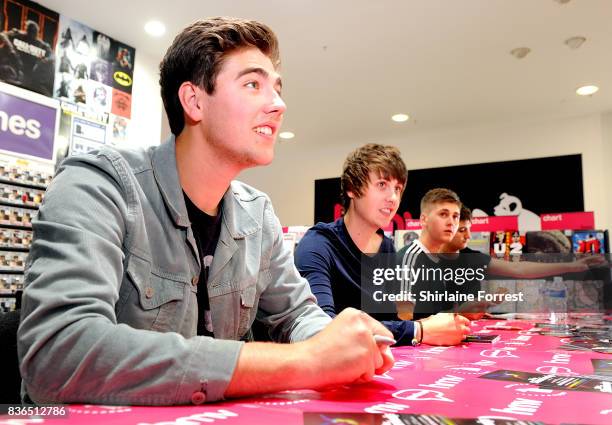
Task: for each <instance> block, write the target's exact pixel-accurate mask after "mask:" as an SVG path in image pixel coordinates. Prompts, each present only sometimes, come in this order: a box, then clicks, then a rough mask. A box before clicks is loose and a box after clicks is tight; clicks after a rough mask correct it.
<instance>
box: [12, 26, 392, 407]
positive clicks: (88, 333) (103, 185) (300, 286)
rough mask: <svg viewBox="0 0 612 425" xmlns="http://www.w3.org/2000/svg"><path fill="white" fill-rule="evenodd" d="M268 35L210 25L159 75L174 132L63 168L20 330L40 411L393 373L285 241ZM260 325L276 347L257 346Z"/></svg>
mask: <svg viewBox="0 0 612 425" xmlns="http://www.w3.org/2000/svg"><path fill="white" fill-rule="evenodd" d="M278 58H279V54H278V47H277V41H276V37H275V35H274V34H273V32H272V31H271V30H270V29H269V28H268V27H267V26H265V25H263V24H260V23H258V22H255V21H248V20H241V19H234V18H213V19H207V20H201V21H197V22H195V23H193V24H192V25H190V26H188V27H187V28H186V29H185V30H184V31H183V32H181V33H180V34H179V35H178V36H177V37H176V38H175V40H174V42H173V43H172V45H171V46H170V48H169V49H168V51H167V53H166V55H165V57H164V59H163V60H162V63H161V65H160V75H161V77H160V84H161V87H162V97H163V102H164V105H165V107H166V111H167V113H168V117H169V121H170V126H171V129H172V133H173V134H174V136H173V137H172V138H171V139H170V140H169V141H168V142H166V143H163V144H161V145H160V146H156V147H151V148H149V149H147V150H146V151H145V150H140V151H130V152H128V151H116V150H112V149H103V150H100V151H97V152H93V153H89V154H86V155H82V156H73V157H70V158H68V159H67V160H65V161H64V163H63V164H62V166H61V167H60V169H59V171H58V173H57V175H56V177H55V178H54V180H53V182H52V183H51V185H50V187H49V189H48V191H47V195H46V197H45V202H44V203H43V205H42V206H41V208H40V211H39V214H38V219H37V220H36V221H35V222H34V224H33V226H34V234H35V235H36V236H35V238H34V241H33V244H32V249H31V252H30V257H29V260H28V268H27V274H26V287H25V290H24V295H23V304H22V322H21V325H20V328H19V334H18V347H19V357H20V363H21V367H20V370H21V375H22V378H23V382H24V390H25V391H27V395H28V396H29V397H30V398H31V399H32V400H34V401H36V402H39V403H50V402H73V403H78V402H81V403H105V404H155V405H168V404H185V403H194V404H199V403H202V402H204V401H216V400H220V399H223V398H224V397H236V396H243V395H250V394H256V393H264V392H274V391H279V390H287V389H296V388H313V389H318V388H322V387H326V386H329V385H335V384H348V383H352V382H364V381H369V380H371V379H372V378H373V375H374V373H382V372H385V371H386V370H388V369H389V368H390V367H391V366H392V364H393V358H392V355H391V353H390V351H389V350H388V348H386V347H384V346H382V345H377V344H376V342H375V339H374V335H375V334H376V335H383V336H388V337H391V336H392V335H391V333H390V332H389V331H388V330H387V329H386V328H385V327H384V326H382V325H381V324H380V323H379V322H377V321H376V320H374V319H372V318H371V317H369V316H368V315H366V314H364V313H361V312H359V311H357V310H354V309H349V310H347V311H345V312H343V313H342V314H340V315H339V316H338V317H337V318H336V319H335V320H333V321H332V320H331V319H330V318H329V317H328V316H327V315H326V314H325V313H324V312H323V311H322V310H321V309H320V308H319V307H318V306H317V305H316V302H315V301H316V300H315V298H314V296H313V295H312V293H311V291H310V288H309V287H308V284H307V282H306V281H305V280H304V279H302V278H301V277H300V276H299V274H298V272H297V270H296V269H295V267H294V265H293V258H292V256H291V253H290V252H289V250H287V249H286V248H284V246H283V240H282V230H281V226H280V223H279V221H278V218H277V217H276V216H275V214H274V211H273V209H272V205H271V203H270V200H269V199H268V197H267V196H266V195H265V194H264V193H262V192H259V191H257V190H255V189H254V188H252V187H249V186H247V185H245V184H243V183H240V182H237V181H233V179H234V178H235V177H236V176H237V174H238V173H239V172H240V171H242V170H244V169H245V168H248V167H253V166H258V165H266V164H269V163H270V162H271V161H272V158H273V156H274V144H275V139H276V135H277V132H278V130H279V128H280V125H281V121H282V118H283V113H284V112H285V109H286V107H285V104H284V102H283V100H282V99H281V96H280V90H281V79H280V75H279V74H278V65H279V63H278V62H279V60H278ZM256 315H257V319H258V320H260V321H262V322H263V324H264V325H266V326H267V327H268V329H269V332H270V335H271V337H272V338H273V339H274V340H275V341H277V342H292V343H293V344H271V343H257V342H248V343H246V344H245V343H244V340H249V339H250V337H249V336H250V331H249V330H250V328H251V325H252V323H253V321H254V319H255V316H256Z"/></svg>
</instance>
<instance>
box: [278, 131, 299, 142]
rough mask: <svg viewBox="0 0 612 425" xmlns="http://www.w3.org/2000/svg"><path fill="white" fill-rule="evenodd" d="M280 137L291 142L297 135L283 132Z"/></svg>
mask: <svg viewBox="0 0 612 425" xmlns="http://www.w3.org/2000/svg"><path fill="white" fill-rule="evenodd" d="M278 137H280V138H281V139H285V140H289V139H293V138H294V137H295V134H293V133H292V132H290V131H283V132H281V133H280V134H279V135H278Z"/></svg>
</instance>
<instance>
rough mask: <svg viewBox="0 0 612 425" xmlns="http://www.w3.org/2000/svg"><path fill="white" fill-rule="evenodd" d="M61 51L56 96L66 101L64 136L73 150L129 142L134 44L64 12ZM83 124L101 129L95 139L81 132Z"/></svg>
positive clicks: (60, 40) (60, 32)
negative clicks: (71, 17)
mask: <svg viewBox="0 0 612 425" xmlns="http://www.w3.org/2000/svg"><path fill="white" fill-rule="evenodd" d="M56 51H57V61H56V68H55V88H54V96H55V97H56V98H57V99H60V100H61V101H62V112H63V113H62V124H61V126H60V135H61V137H63V138H65V139H66V140H65V143H66V144H68V145H69V146H70V153H80V152H86V151H88V150H91V149H92V148H93V147H94V146H100V145H102V144H113V145H117V144H121V143H123V142H124V141H125V140H126V139H127V137H128V128H129V123H130V117H131V103H132V95H131V92H132V84H133V71H134V57H135V53H136V52H135V50H134V48H132V47H130V46H127V45H125V44H123V43H120V42H118V41H116V40H114V39H112V38H111V37H109V36H107V35H105V34H103V33H101V32H99V31H95V30H93V29H92V28H90V27H88V26H87V25H84V24H82V23H80V22H77V21H75V20H73V19H70V18H68V17H66V16H64V15H62V16H61V19H60V26H59V39H58V42H57V48H56ZM84 123H87V125H85V124H84ZM102 127H104V131H102V130H101V129H102ZM79 128H80V129H85V128H87V129H89V130H91V129H93V128H96V129H100V131H96V132H95V133H96V137H94V138H93V139H89V138H88V137H83V135H82V134H81V135H79V134H78V133H77V132H75V129H79ZM101 136H104V137H102V138H101Z"/></svg>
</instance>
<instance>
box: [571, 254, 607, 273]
mask: <svg viewBox="0 0 612 425" xmlns="http://www.w3.org/2000/svg"><path fill="white" fill-rule="evenodd" d="M570 265H571V266H573V267H572V268H573V270H572V271H575V272H585V271H587V270H589V269H590V268H595V267H604V266H606V265H608V261H607V260H606V257H605V256H603V255H587V256H586V257H582V258H580V259H579V260H576V261H573V262H571V263H570Z"/></svg>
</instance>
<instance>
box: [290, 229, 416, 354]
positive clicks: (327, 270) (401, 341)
mask: <svg viewBox="0 0 612 425" xmlns="http://www.w3.org/2000/svg"><path fill="white" fill-rule="evenodd" d="M379 232H380V233H381V234H382V236H383V240H382V243H381V244H380V248H379V250H378V252H379V253H394V252H395V248H394V247H393V242H392V241H391V239H389V238H388V237H386V236H384V234H383V233H382V230H379ZM362 255H363V253H362V252H361V251H360V250H359V248H357V245H355V243H354V242H353V240H352V239H351V237H350V235H349V233H348V230H347V229H346V226H345V224H344V219H343V218H340V219H338V220H336V221H334V222H333V223H318V224H316V225H315V226H314V227H312V228H310V229H309V230H308V232H306V234H305V235H304V237H303V238H302V240H301V241H300V243H299V244H298V246H297V248H296V251H295V264H296V266H297V269H298V270H299V272H300V274H301V275H302V276H303V277H304V278H306V279H307V280H308V282H309V283H310V288H311V290H312V292H313V294H314V295H315V296H316V297H317V303H318V304H319V306H320V307H321V308H322V309H323V311H325V312H326V313H327V314H328V315H330V316H331V317H335V316H336V314H337V313H339V312H341V311H342V310H344V309H345V308H347V307H353V308H357V309H359V308H360V306H361V295H362V289H361V258H362ZM371 316H372V317H374V318H375V319H377V320H380V321H381V322H382V323H383V325H385V327H386V328H387V329H389V330H390V331H391V332H392V333H393V336H394V338H395V340H396V341H397V345H407V344H410V343H411V341H412V338H413V335H414V323H413V322H410V321H407V320H397V315H396V314H381V313H377V314H371ZM392 319H396V320H392Z"/></svg>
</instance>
